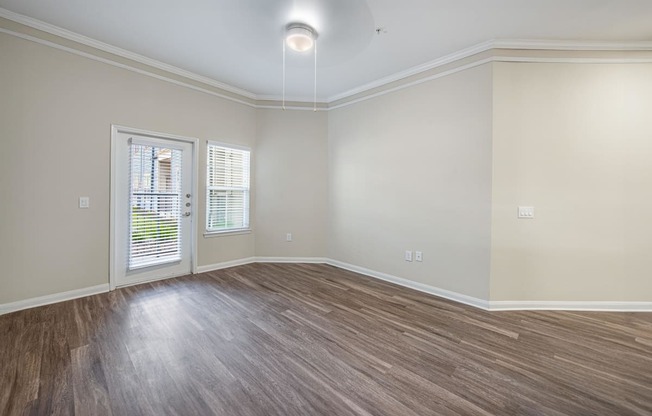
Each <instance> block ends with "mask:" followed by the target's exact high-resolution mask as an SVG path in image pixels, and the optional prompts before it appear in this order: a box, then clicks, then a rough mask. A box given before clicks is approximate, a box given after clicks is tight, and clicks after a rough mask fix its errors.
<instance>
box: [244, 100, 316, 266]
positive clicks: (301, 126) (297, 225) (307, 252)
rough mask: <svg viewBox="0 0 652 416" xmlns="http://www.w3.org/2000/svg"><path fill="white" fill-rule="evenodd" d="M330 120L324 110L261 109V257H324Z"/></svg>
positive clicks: (258, 185) (258, 251)
mask: <svg viewBox="0 0 652 416" xmlns="http://www.w3.org/2000/svg"><path fill="white" fill-rule="evenodd" d="M327 120H328V114H327V113H326V112H322V111H318V112H312V111H280V110H258V113H257V134H256V157H255V165H256V207H257V209H256V224H257V225H256V255H257V256H263V257H324V256H325V255H326V238H327V233H326V226H327V219H328V217H327V215H328V211H327V208H328V187H327V179H328V141H327V127H328V124H327ZM287 233H292V240H293V241H292V242H287V241H286V234H287Z"/></svg>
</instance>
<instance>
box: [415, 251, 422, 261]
mask: <svg viewBox="0 0 652 416" xmlns="http://www.w3.org/2000/svg"><path fill="white" fill-rule="evenodd" d="M414 259H415V260H416V261H423V253H422V252H421V251H415V252H414Z"/></svg>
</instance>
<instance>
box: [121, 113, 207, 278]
mask: <svg viewBox="0 0 652 416" xmlns="http://www.w3.org/2000/svg"><path fill="white" fill-rule="evenodd" d="M120 133H123V134H134V135H139V136H145V137H151V138H154V139H164V140H172V141H178V142H184V143H190V144H191V145H192V164H193V166H192V169H191V170H192V185H191V189H192V191H191V192H192V196H191V198H190V203H191V204H192V205H191V206H192V207H193V210H192V212H193V221H192V227H190V250H191V251H192V253H191V255H190V271H191V273H192V274H196V273H197V236H198V235H199V234H198V227H199V204H198V200H199V198H198V191H199V165H198V163H199V139H197V138H194V137H184V136H177V135H173V134H167V133H159V132H155V131H149V130H142V129H135V128H131V127H125V126H120V125H117V124H112V125H111V171H110V174H109V176H110V180H111V199H110V210H109V289H110V290H115V288H116V270H117V266H118V265H116V264H115V261H116V259H115V253H116V251H117V250H118V247H117V244H118V242H117V239H116V230H115V224H116V215H117V207H116V195H117V189H118V184H117V180H116V174H117V152H118V144H119V143H118V135H119V134H120ZM163 279H167V278H166V277H164V278H161V279H152V280H149V281H150V282H151V281H155V280H163ZM140 283H146V282H138V283H135V284H140Z"/></svg>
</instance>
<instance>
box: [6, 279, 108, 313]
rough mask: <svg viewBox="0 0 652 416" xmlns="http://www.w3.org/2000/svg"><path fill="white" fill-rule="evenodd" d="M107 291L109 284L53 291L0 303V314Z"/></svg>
mask: <svg viewBox="0 0 652 416" xmlns="http://www.w3.org/2000/svg"><path fill="white" fill-rule="evenodd" d="M108 291H109V284H108V283H105V284H102V285H97V286H92V287H86V288H83V289H75V290H70V291H68V292H61V293H55V294H52V295H45V296H39V297H37V298H31V299H25V300H19V301H18V302H12V303H5V304H0V315H3V314H6V313H10V312H16V311H21V310H23V309H30V308H36V307H38V306H44V305H50V304H52V303H58V302H63V301H66V300H72V299H77V298H83V297H85V296H91V295H97V294H99V293H106V292H108Z"/></svg>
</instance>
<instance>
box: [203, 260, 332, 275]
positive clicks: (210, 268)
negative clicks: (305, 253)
mask: <svg viewBox="0 0 652 416" xmlns="http://www.w3.org/2000/svg"><path fill="white" fill-rule="evenodd" d="M327 260H328V259H326V258H324V257H247V258H244V259H239V260H231V261H225V262H222V263H215V264H208V265H205V266H198V267H197V273H206V272H212V271H213V270H220V269H227V268H229V267H235V266H243V265H245V264H251V263H327Z"/></svg>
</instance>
